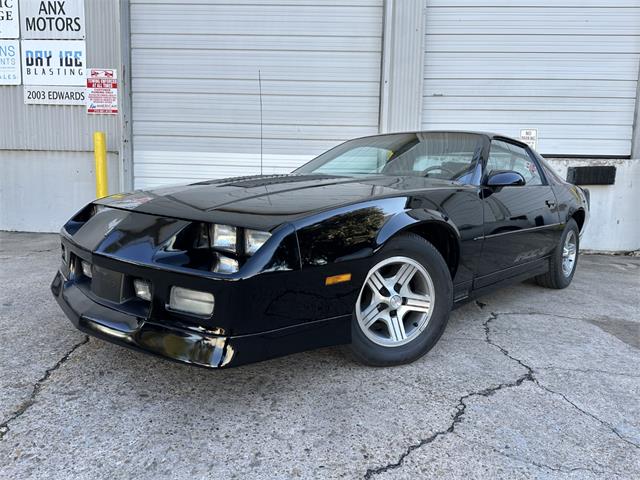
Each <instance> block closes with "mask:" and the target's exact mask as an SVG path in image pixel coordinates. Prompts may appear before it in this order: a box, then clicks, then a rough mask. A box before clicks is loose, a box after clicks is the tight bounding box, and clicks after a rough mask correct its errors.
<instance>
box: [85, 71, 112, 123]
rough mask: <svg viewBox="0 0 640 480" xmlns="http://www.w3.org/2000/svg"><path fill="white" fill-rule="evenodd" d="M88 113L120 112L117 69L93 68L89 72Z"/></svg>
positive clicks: (108, 113)
mask: <svg viewBox="0 0 640 480" xmlns="http://www.w3.org/2000/svg"><path fill="white" fill-rule="evenodd" d="M87 113H92V114H103V115H116V114H117V113H118V76H117V74H116V70H115V69H110V68H91V69H89V71H88V72H87Z"/></svg>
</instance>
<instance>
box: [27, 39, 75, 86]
mask: <svg viewBox="0 0 640 480" xmlns="http://www.w3.org/2000/svg"><path fill="white" fill-rule="evenodd" d="M85 59H86V49H85V42H84V40H59V41H56V40H46V41H45V40H23V41H22V78H23V82H24V84H25V85H78V86H80V85H84V84H85V65H86V61H85Z"/></svg>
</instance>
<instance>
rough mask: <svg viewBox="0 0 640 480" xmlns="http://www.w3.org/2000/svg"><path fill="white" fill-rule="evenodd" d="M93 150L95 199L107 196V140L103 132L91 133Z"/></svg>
mask: <svg viewBox="0 0 640 480" xmlns="http://www.w3.org/2000/svg"><path fill="white" fill-rule="evenodd" d="M93 150H94V158H95V161H96V197H97V198H102V197H106V196H107V195H109V186H108V180H107V139H106V136H105V134H104V132H93Z"/></svg>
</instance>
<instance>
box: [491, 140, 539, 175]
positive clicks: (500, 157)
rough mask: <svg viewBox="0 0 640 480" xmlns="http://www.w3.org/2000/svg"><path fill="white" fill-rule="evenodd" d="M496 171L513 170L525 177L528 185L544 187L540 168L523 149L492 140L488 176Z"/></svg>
mask: <svg viewBox="0 0 640 480" xmlns="http://www.w3.org/2000/svg"><path fill="white" fill-rule="evenodd" d="M495 170H513V171H515V172H518V173H519V174H520V175H522V176H523V177H524V180H525V182H526V184H527V185H542V184H543V182H542V177H540V172H539V171H538V166H537V165H536V163H535V162H534V161H533V159H532V158H531V157H530V156H529V153H528V152H527V151H526V150H525V149H524V148H522V147H519V146H517V145H513V144H511V143H507V142H503V141H501V140H491V150H490V151H489V158H488V159H487V169H486V171H487V174H488V175H489V174H491V172H492V171H495Z"/></svg>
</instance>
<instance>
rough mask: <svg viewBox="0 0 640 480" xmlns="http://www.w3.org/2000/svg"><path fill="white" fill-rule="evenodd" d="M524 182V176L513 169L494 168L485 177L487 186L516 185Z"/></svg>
mask: <svg viewBox="0 0 640 480" xmlns="http://www.w3.org/2000/svg"><path fill="white" fill-rule="evenodd" d="M525 183H527V182H525V180H524V177H523V176H522V175H520V174H519V173H518V172H515V171H513V170H494V171H492V172H491V173H490V174H489V178H487V186H488V187H516V186H520V185H524V184H525Z"/></svg>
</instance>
